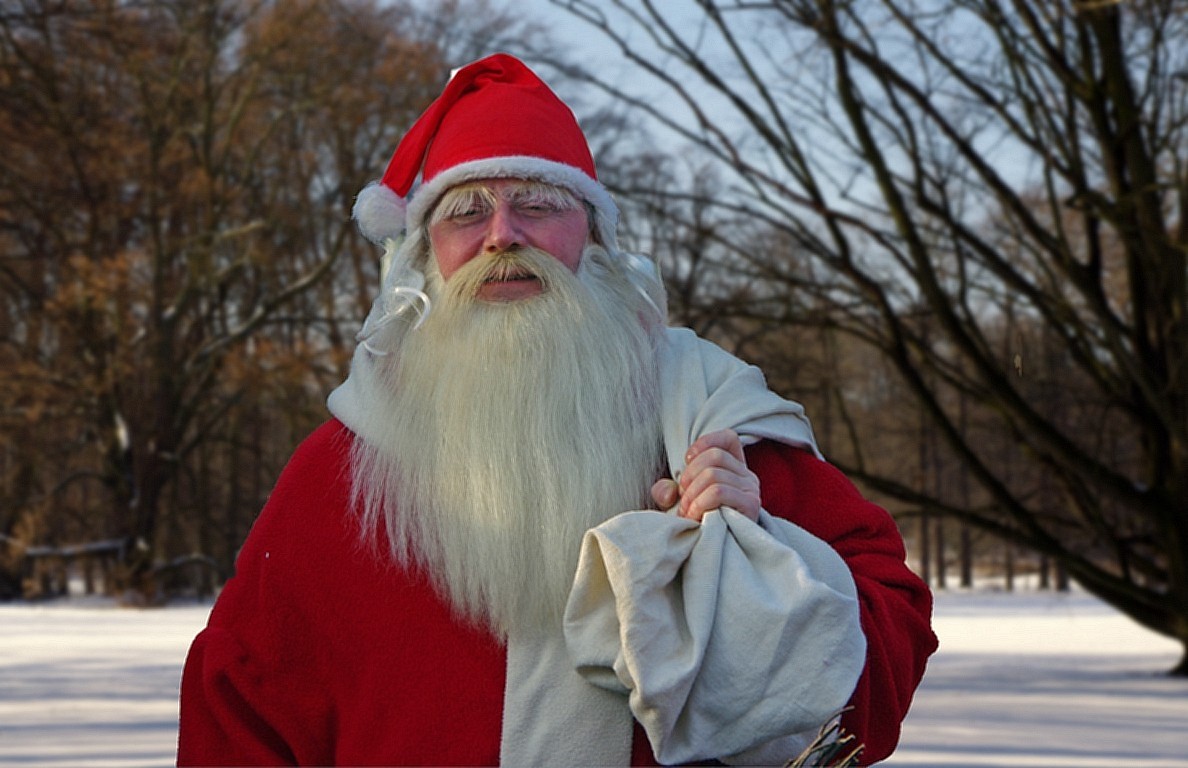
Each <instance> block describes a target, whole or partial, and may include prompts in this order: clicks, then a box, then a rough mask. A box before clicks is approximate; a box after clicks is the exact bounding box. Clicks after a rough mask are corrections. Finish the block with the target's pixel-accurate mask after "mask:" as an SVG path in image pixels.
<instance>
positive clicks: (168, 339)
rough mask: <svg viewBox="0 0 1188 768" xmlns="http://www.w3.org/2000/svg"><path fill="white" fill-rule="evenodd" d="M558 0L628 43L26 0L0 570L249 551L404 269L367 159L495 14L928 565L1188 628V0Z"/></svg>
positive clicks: (401, 14) (734, 338) (135, 582)
mask: <svg viewBox="0 0 1188 768" xmlns="http://www.w3.org/2000/svg"><path fill="white" fill-rule="evenodd" d="M541 1H542V2H544V0H541ZM548 4H549V5H550V6H552V7H553V8H554V9H555V10H557V11H558V12H561V13H563V14H564V15H565V16H566V18H567V19H568V20H569V23H570V24H572V25H577V26H578V27H579V28H580V29H582V30H583V31H582V34H586V35H589V36H591V37H598V38H600V39H601V40H602V41H603V42H604V44H605V45H607V46H610V50H613V51H615V56H614V57H613V60H609V59H604V60H598V61H590V60H586V61H583V60H582V59H581V57H580V55H579V53H580V52H575V50H574V49H573V46H570V45H566V44H565V41H564V39H563V38H561V37H559V36H557V35H555V34H553V31H552V30H551V29H550V28H549V27H548V26H545V25H544V24H543V22H541V20H540V18H539V17H538V15H537V14H532V13H528V14H525V13H523V12H522V11H517V7H516V4H515V3H507V4H498V3H495V2H488V1H487V0H441V1H440V2H413V1H412V0H392V1H391V2H382V3H381V2H375V1H373V0H238V1H235V0H124V1H118V0H0V150H2V155H0V158H2V159H0V296H2V303H0V598H17V597H25V598H35V597H43V596H51V595H54V594H59V593H61V592H62V591H63V590H64V589H65V588H66V571H67V568H68V567H70V568H73V569H74V572H75V573H77V574H79V575H82V576H83V577H84V581H85V582H86V584H87V588H89V589H96V590H104V591H108V592H114V593H118V594H121V595H124V596H125V598H126V599H128V600H130V601H140V602H150V603H151V602H156V601H160V600H163V599H166V598H168V597H170V596H175V595H179V594H194V593H197V594H200V595H206V594H210V593H211V591H213V590H214V589H216V588H217V587H218V585H219V584H220V583H221V582H222V581H223V580H225V579H226V578H228V577H229V576H230V575H231V574H232V573H233V564H234V557H235V554H236V551H237V549H238V547H239V545H240V544H241V542H242V541H243V538H244V536H245V535H246V533H247V530H248V528H249V527H250V526H251V524H252V521H253V519H254V517H255V515H256V513H257V512H258V511H259V509H260V507H261V506H262V504H263V502H264V500H265V499H266V497H267V495H268V493H269V490H270V488H271V486H272V483H273V482H274V480H275V479H276V476H277V475H278V473H279V471H280V469H281V467H282V466H283V464H284V462H285V461H286V460H287V458H288V456H289V454H290V453H291V452H292V450H293V448H294V447H295V446H296V444H297V442H298V441H300V440H301V438H302V437H303V436H304V435H305V434H306V433H308V432H309V431H310V430H311V429H312V428H313V427H315V426H316V425H317V424H318V423H320V422H321V421H322V420H324V419H325V418H327V416H328V414H327V411H326V409H325V404H324V403H325V397H326V395H327V393H328V392H329V391H330V389H331V388H333V386H335V385H336V384H337V383H338V382H339V381H341V380H342V379H343V377H344V376H345V374H346V369H347V364H348V361H349V357H350V354H351V351H352V349H353V345H354V334H355V333H356V331H357V330H358V328H359V326H360V324H361V321H362V319H363V318H364V316H365V315H366V312H367V309H368V308H369V307H370V305H371V301H372V297H373V295H374V292H375V290H376V289H377V287H378V284H379V280H378V274H377V272H378V255H379V254H378V253H377V251H376V250H375V248H374V246H372V245H371V244H369V243H367V242H366V241H365V240H363V238H361V237H360V236H359V235H358V233H357V232H356V230H355V228H354V225H353V224H352V222H351V221H350V208H351V205H352V203H353V198H354V195H355V194H356V193H357V192H358V191H359V190H360V189H362V188H363V186H364V185H365V184H366V183H367V182H368V181H370V180H372V179H374V178H376V177H378V176H379V175H380V173H381V172H382V170H383V168H384V166H385V165H386V163H387V160H388V158H389V156H390V154H391V152H392V150H393V149H394V147H395V146H396V143H397V142H398V140H399V138H400V136H401V135H402V134H403V132H404V131H405V130H406V129H407V128H408V126H409V125H410V124H411V122H412V121H413V120H414V119H415V118H416V116H417V115H418V114H419V113H420V111H421V110H422V109H423V108H424V107H425V106H426V105H427V104H428V102H429V101H430V100H432V98H434V97H435V96H436V95H437V93H439V92H440V88H441V86H442V84H443V83H444V81H445V79H446V77H447V76H448V73H449V71H450V69H451V68H453V67H455V66H457V65H459V64H461V63H464V62H466V61H469V60H471V59H474V58H477V57H479V56H481V55H484V54H486V53H489V52H492V51H495V50H505V51H508V52H511V53H514V54H517V55H520V56H523V57H524V58H526V59H527V60H528V61H529V62H530V63H531V64H532V65H533V66H534V67H536V68H537V69H538V70H539V71H540V72H541V74H542V75H543V76H545V77H546V79H547V80H549V81H550V82H552V83H553V84H554V85H555V86H556V87H557V90H558V91H559V92H560V93H561V94H562V95H563V96H565V97H566V98H567V100H569V101H570V102H571V103H572V104H574V106H575V109H576V111H577V112H578V114H579V117H580V118H582V121H583V124H584V125H585V126H586V128H587V132H588V134H589V136H590V139H591V143H592V144H593V145H594V150H595V157H596V158H597V159H598V161H599V173H600V176H601V178H602V180H603V181H604V182H605V183H606V184H607V185H608V186H609V187H610V188H611V189H612V191H614V193H615V194H616V197H617V199H618V201H619V203H620V205H621V206H622V207H623V209H624V226H623V228H622V231H621V241H622V243H623V244H624V245H626V246H627V247H628V248H630V249H632V250H637V251H640V252H646V253H649V254H651V255H652V256H654V257H655V258H656V259H657V260H658V262H659V263H660V264H661V267H662V269H663V271H664V275H665V279H666V281H667V283H668V286H669V292H670V307H669V309H670V314H671V317H672V321H673V323H674V324H680V325H688V326H690V327H692V328H694V329H696V330H697V331H699V332H701V333H702V334H704V335H706V336H708V337H710V338H712V339H714V340H716V341H717V342H718V343H720V344H722V345H723V346H725V347H726V348H728V349H731V350H733V351H735V352H736V353H737V354H739V355H740V356H742V357H743V358H745V359H747V360H749V361H751V362H754V363H756V364H758V365H759V366H761V367H762V368H763V369H764V371H765V372H766V373H767V375H768V378H769V380H770V382H771V383H772V385H773V387H774V388H775V389H777V390H778V391H780V392H782V393H784V394H786V395H788V396H790V397H792V398H794V399H797V400H799V401H801V402H803V403H804V404H805V405H806V407H807V409H808V412H809V414H810V416H811V417H812V419H813V422H814V425H815V427H816V429H817V432H818V438H819V440H820V442H821V444H822V447H823V449H824V451H825V453H826V455H827V456H828V457H829V459H830V460H831V461H832V462H834V463H836V464H837V465H838V466H840V467H841V468H842V469H844V470H845V471H846V472H847V473H848V474H849V476H850V477H851V478H852V479H854V480H855V482H857V483H858V484H859V485H860V486H861V487H862V488H863V489H864V491H865V492H866V493H867V494H868V495H870V496H872V497H873V498H875V499H877V500H878V501H880V502H881V503H883V504H884V505H885V506H886V507H887V508H888V509H889V510H890V511H891V512H892V513H893V514H894V515H895V516H896V518H897V520H898V521H899V522H900V526H901V528H902V530H903V531H904V534H905V536H906V537H907V539H908V542H909V549H910V553H911V554H910V557H911V561H912V564H913V566H915V567H916V568H917V569H918V571H919V572H920V573H921V574H922V575H923V576H924V577H925V578H926V579H927V580H928V581H929V582H930V583H932V584H933V585H934V586H936V587H938V588H944V587H956V586H969V585H970V584H972V583H973V581H974V580H975V579H976V578H979V577H981V576H994V577H997V578H999V579H1001V580H1002V581H1001V583H1003V584H1004V585H1006V586H1007V587H1009V586H1010V585H1011V583H1012V580H1013V579H1014V578H1016V577H1018V576H1021V575H1024V574H1026V575H1029V576H1034V577H1036V578H1038V580H1039V583H1041V584H1042V585H1044V586H1051V587H1053V588H1060V587H1062V586H1066V585H1067V583H1068V580H1069V579H1073V580H1076V581H1077V582H1078V583H1079V584H1081V585H1083V586H1084V587H1085V588H1086V589H1088V590H1089V591H1091V592H1093V593H1094V594H1096V595H1098V596H1100V597H1102V598H1103V599H1104V600H1106V601H1107V602H1109V603H1111V604H1112V605H1114V606H1116V607H1118V608H1119V609H1120V610H1121V611H1123V612H1124V613H1126V614H1127V615H1129V616H1131V617H1132V618H1134V619H1135V620H1136V621H1138V622H1140V623H1141V624H1143V625H1144V626H1147V627H1149V628H1151V629H1154V630H1155V631H1157V632H1160V633H1162V634H1165V635H1167V636H1169V637H1173V638H1176V639H1178V640H1179V641H1180V642H1181V643H1183V644H1185V647H1186V648H1188V0H1042V1H1041V0H1034V2H1030V1H1027V0H779V1H778V2H765V3H755V2H745V1H744V0H722V1H721V2H711V1H709V0H682V1H681V2H664V3H659V2H655V1H654V0H604V1H603V2H585V1H583V0H549V2H548ZM1176 671H1178V672H1179V673H1181V674H1188V662H1182V663H1181V664H1180V665H1179V667H1178V669H1177V670H1176Z"/></svg>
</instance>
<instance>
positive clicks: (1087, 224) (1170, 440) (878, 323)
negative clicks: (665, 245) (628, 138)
mask: <svg viewBox="0 0 1188 768" xmlns="http://www.w3.org/2000/svg"><path fill="white" fill-rule="evenodd" d="M553 2H554V3H555V4H556V5H558V6H561V7H563V8H566V9H568V10H569V11H570V12H571V13H573V14H574V15H575V16H578V17H580V18H582V19H584V20H585V21H587V22H588V23H590V24H591V25H593V26H594V27H596V28H597V29H598V30H599V31H600V32H601V33H602V34H604V35H606V36H607V37H609V38H610V39H611V40H613V41H616V42H617V43H618V44H619V46H620V48H621V51H622V55H623V56H624V58H625V59H626V60H629V61H631V62H633V63H634V64H635V65H636V67H637V71H636V82H633V83H630V84H627V85H624V84H620V83H610V82H605V81H602V80H599V79H598V78H595V77H593V76H591V77H590V78H589V82H591V83H592V84H594V85H596V86H597V87H600V88H602V89H603V90H605V91H606V92H607V93H610V94H612V95H613V96H615V97H617V98H618V99H620V100H621V101H623V102H625V103H627V104H630V105H631V106H632V108H633V109H634V110H635V111H636V114H642V115H647V116H648V117H649V118H650V119H651V120H652V121H653V123H654V124H655V125H657V126H660V130H663V131H664V132H666V134H665V135H667V136H670V137H676V138H675V139H674V140H671V141H670V142H669V143H670V145H674V146H675V145H679V146H681V151H682V152H684V153H686V154H689V153H690V152H692V151H697V152H699V153H700V154H701V156H702V157H703V158H705V159H706V160H710V159H712V160H714V161H717V162H718V163H719V168H720V170H721V172H722V173H723V174H724V178H725V179H726V180H727V183H725V184H724V185H723V186H722V188H721V189H720V190H719V192H718V194H717V196H716V199H715V200H714V202H715V204H716V205H718V206H720V207H721V208H722V209H725V210H731V211H736V212H742V213H745V214H747V215H749V216H751V217H753V218H754V219H756V220H759V221H762V222H765V223H766V225H767V226H769V227H770V228H771V229H772V230H774V231H778V232H781V233H782V234H783V236H784V237H785V238H786V240H787V241H788V242H791V243H794V244H795V251H794V252H789V251H770V252H766V253H764V252H756V251H754V250H739V251H738V252H737V254H736V255H737V261H736V263H735V264H734V265H733V266H734V272H733V274H732V275H730V276H727V277H724V278H723V279H734V280H737V279H739V276H740V275H741V276H742V277H744V278H745V279H761V280H762V281H763V282H764V283H765V284H766V285H767V286H769V288H768V294H767V295H768V296H769V297H770V299H771V300H770V301H768V302H766V303H765V302H763V301H756V302H753V303H752V304H751V305H750V307H749V309H748V312H749V314H750V316H751V317H753V318H755V319H758V320H774V319H777V318H778V317H779V312H778V311H777V308H779V307H787V306H792V305H798V306H816V307H827V308H828V310H829V312H828V320H827V322H828V323H829V324H830V326H831V327H834V328H836V329H839V330H841V331H843V332H845V333H847V334H849V335H851V336H853V337H854V338H857V339H861V340H863V341H864V342H866V343H868V344H870V345H871V346H872V347H874V348H877V349H878V350H880V352H881V353H882V355H883V356H884V357H885V359H886V360H888V361H889V362H890V363H891V364H892V365H893V366H894V369H895V370H896V371H897V374H898V377H899V378H900V380H901V381H902V382H903V385H904V386H905V387H906V391H907V392H908V393H909V397H908V400H909V401H910V402H911V404H912V406H913V407H915V408H919V409H922V411H923V412H924V413H925V414H926V415H927V417H928V418H929V420H930V421H931V422H932V423H933V424H934V425H935V429H936V430H937V434H939V436H940V438H941V439H942V440H943V442H944V444H945V446H946V450H947V451H948V452H949V453H951V454H952V455H953V456H955V457H957V459H959V461H960V462H961V464H962V465H963V467H964V470H963V471H965V472H967V473H968V477H969V478H970V480H971V481H973V482H975V483H976V485H977V487H978V489H979V494H977V498H974V496H973V495H971V497H970V498H973V499H974V501H973V502H972V504H971V503H967V502H962V501H961V500H960V499H959V498H955V497H952V496H949V495H940V494H937V493H934V492H932V489H931V488H925V487H921V486H918V485H916V484H912V483H909V482H905V476H904V473H903V472H901V471H895V468H894V467H892V466H888V465H887V463H886V462H885V461H884V462H881V461H880V457H878V456H877V455H874V454H872V453H871V451H870V450H869V449H868V450H863V447H864V445H869V443H868V441H869V440H870V439H871V437H872V436H869V435H864V436H862V440H860V441H857V442H855V443H854V444H853V445H852V446H849V447H846V448H845V449H844V450H838V447H837V446H835V447H834V449H833V450H832V453H834V454H835V455H839V456H844V457H846V460H845V467H844V468H845V469H846V470H847V471H848V472H850V473H851V475H852V476H854V477H856V478H859V479H861V480H862V481H864V482H865V484H866V485H867V486H868V487H869V488H872V489H875V490H877V491H880V492H882V493H885V494H889V495H891V496H893V497H895V498H898V499H901V500H904V501H905V502H907V503H910V504H911V505H914V506H916V507H918V508H920V509H926V510H930V511H932V512H935V513H941V514H944V515H948V516H952V517H955V518H958V519H960V520H962V521H964V522H966V523H968V524H972V525H975V526H977V527H979V528H981V529H983V530H985V531H989V532H991V533H993V534H994V535H996V536H998V537H1001V538H1003V539H1005V540H1007V541H1009V542H1013V543H1015V544H1017V545H1023V546H1025V547H1027V548H1029V549H1031V550H1033V551H1036V552H1038V553H1042V554H1043V555H1046V556H1047V557H1048V558H1050V559H1051V560H1052V561H1053V562H1055V563H1056V564H1058V565H1059V566H1060V567H1061V568H1063V569H1064V570H1066V571H1067V573H1068V574H1069V575H1071V576H1072V577H1073V578H1075V579H1076V580H1077V581H1078V582H1079V583H1080V584H1082V585H1083V586H1084V587H1085V588H1087V589H1088V590H1090V591H1092V592H1093V593H1095V594H1096V595H1098V596H1100V597H1101V598H1103V599H1104V600H1106V601H1107V602H1109V603H1110V604H1112V605H1114V606H1116V607H1117V608H1118V609H1120V610H1121V611H1123V612H1124V613H1126V614H1127V615H1129V616H1131V617H1132V618H1134V619H1135V620H1137V621H1138V622H1139V623H1141V624H1143V625H1144V626H1147V627H1150V628H1151V629H1153V630H1155V631H1157V632H1160V633H1162V634H1165V635H1167V636H1170V637H1173V638H1175V639H1177V640H1179V641H1180V642H1182V643H1183V644H1184V645H1185V651H1186V655H1185V657H1184V659H1183V660H1182V661H1181V662H1180V664H1179V665H1178V667H1177V668H1176V670H1175V671H1176V672H1177V673H1178V674H1188V275H1186V272H1188V270H1186V264H1188V166H1186V163H1185V159H1186V157H1188V141H1186V138H1188V137H1186V133H1185V132H1186V130H1188V123H1186V121H1188V78H1185V75H1184V73H1185V72H1188V4H1186V3H1185V2H1184V0H1130V1H1129V2H1111V1H1105V2H1103V1H1102V0H1053V1H1052V2H1043V3H1037V2H1031V1H1030V0H941V1H940V2H935V3H922V2H915V1H912V0H857V1H855V0H846V1H844V2H843V1H841V0H777V1H775V2H752V1H750V0H722V1H720V2H711V1H710V0H698V1H697V2H690V3H663V4H661V3H658V2H654V0H633V1H629V0H610V2H604V3H592V2H585V1H583V0H553ZM645 75H646V76H647V77H648V78H649V79H648V80H647V82H648V86H647V89H648V90H645V89H644V88H642V87H641V86H640V85H639V82H638V81H640V80H642V79H643V78H644V76H645ZM657 85H659V86H662V87H663V94H664V95H663V96H662V97H661V96H657V88H656V86H657ZM724 245H725V246H727V247H729V245H730V243H725V244H724ZM806 259H807V260H810V261H811V262H812V263H813V264H814V267H813V270H812V275H813V277H814V280H813V281H811V282H810V281H806V280H804V279H803V278H804V276H805V274H806V272H805V270H804V269H803V267H796V265H800V264H802V263H803V261H804V260H806ZM793 267H796V268H793ZM925 316H926V317H927V320H928V322H927V324H923V323H921V322H919V318H921V317H925ZM925 327H927V328H929V329H930V335H929V336H925V335H924V334H923V332H922V331H923V329H924V328H925ZM1041 339H1042V340H1043V343H1042V344H1041V343H1040V341H1041ZM1041 350H1043V358H1041V356H1040V352H1041ZM906 405H907V403H905V402H899V403H892V404H888V406H887V407H895V408H903V407H906ZM962 408H967V409H968V414H967V415H966V416H963V415H962V413H963V411H962ZM966 418H968V420H969V423H971V424H972V423H974V422H975V421H976V422H982V426H981V427H980V428H974V429H962V421H963V419H966ZM989 430H992V431H993V434H994V435H996V436H997V437H996V438H995V439H987V435H988V434H990V432H989ZM1004 451H1009V455H1008V454H1006V453H1004ZM1008 468H1013V471H1008ZM979 499H980V500H979Z"/></svg>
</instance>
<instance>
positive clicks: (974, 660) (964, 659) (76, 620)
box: [0, 592, 1188, 768]
mask: <svg viewBox="0 0 1188 768" xmlns="http://www.w3.org/2000/svg"><path fill="white" fill-rule="evenodd" d="M208 611H209V606H207V605H185V606H173V607H169V608H162V609H146V610H132V609H120V608H116V607H114V606H112V605H110V604H109V603H106V602H104V601H102V600H99V599H93V600H92V599H81V598H74V599H69V600H66V601H62V602H55V603H48V604H35V605H31V604H20V603H17V604H7V605H0V766H30V767H32V766H39V767H40V766H44V767H46V768H50V767H53V766H79V767H82V766H127V767H129V768H132V767H135V766H163V765H168V764H170V763H172V761H173V754H174V744H175V739H176V719H177V693H178V681H179V678H180V674H181V665H182V662H183V660H184V658H185V652H186V648H187V647H188V645H189V643H190V640H191V639H192V638H193V636H194V635H195V634H196V633H197V632H198V630H199V629H200V628H201V626H202V625H203V623H204V622H205V620H206V615H207V613H208ZM935 627H936V631H937V634H938V635H939V636H940V639H941V650H940V651H939V652H938V653H937V655H936V656H934V657H933V659H932V661H931V662H930V664H929V668H928V674H927V675H926V676H925V679H924V683H923V685H922V686H921V687H920V690H919V692H918V693H917V695H916V700H915V703H914V705H913V709H912V712H911V714H910V715H909V716H908V720H907V722H906V723H905V725H904V733H903V739H902V742H901V745H900V748H899V751H898V752H897V753H896V755H895V756H894V757H892V758H891V759H890V760H888V761H887V762H886V763H884V765H886V766H889V767H891V766H894V767H896V768H910V767H913V766H945V767H946V768H965V767H966V766H969V767H971V768H974V767H976V768H982V767H984V766H1009V767H1010V768H1021V767H1028V768H1029V767H1032V766H1034V767H1036V768H1041V767H1043V768H1046V767H1048V766H1068V765H1077V766H1080V767H1082V768H1096V767H1098V766H1101V767H1102V768H1105V767H1106V766H1109V768H1139V766H1142V768H1165V767H1170V766H1183V767H1185V768H1188V757H1186V756H1188V735H1185V734H1186V727H1188V680H1182V679H1173V678H1169V677H1167V676H1166V675H1165V674H1164V672H1165V671H1166V670H1167V669H1169V668H1170V667H1171V666H1172V665H1174V664H1175V663H1176V661H1177V660H1178V659H1179V646H1178V645H1177V644H1175V643H1174V642H1172V641H1170V640H1168V639H1166V638H1163V637H1160V636H1158V635H1156V634H1154V633H1152V632H1149V631H1147V630H1145V629H1143V628H1141V627H1139V626H1138V625H1136V624H1134V623H1133V622H1131V621H1130V620H1128V619H1126V618H1125V617H1123V616H1121V615H1119V614H1118V613H1116V612H1115V611H1113V610H1112V609H1110V608H1108V607H1106V606H1105V605H1103V604H1101V603H1100V602H1098V601H1097V600H1096V599H1094V598H1092V597H1090V596H1087V595H1084V594H1078V593H1073V594H1067V595H1054V594H1049V593H1040V592H1029V593H993V592H966V593H952V594H950V593H942V594H939V595H938V596H937V609H936V618H935Z"/></svg>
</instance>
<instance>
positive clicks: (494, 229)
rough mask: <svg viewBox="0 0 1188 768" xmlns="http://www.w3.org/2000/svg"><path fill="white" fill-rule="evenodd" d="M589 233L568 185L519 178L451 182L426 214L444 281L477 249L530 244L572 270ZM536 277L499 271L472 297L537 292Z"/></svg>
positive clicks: (484, 252) (491, 250)
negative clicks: (496, 275)
mask: <svg viewBox="0 0 1188 768" xmlns="http://www.w3.org/2000/svg"><path fill="white" fill-rule="evenodd" d="M588 234H589V223H588V220H587V217H586V211H585V209H584V208H583V207H582V204H581V203H580V202H579V201H578V200H577V199H576V198H575V197H574V196H573V195H572V194H570V193H569V192H568V191H566V190H564V189H561V188H558V187H551V186H549V185H545V184H542V183H540V182H533V181H525V180H522V179H489V180H484V181H476V182H470V183H467V184H462V185H459V186H457V187H453V188H452V189H449V190H447V191H446V193H445V194H443V195H442V197H441V200H440V201H438V203H437V206H436V207H435V208H434V210H433V213H432V214H431V216H430V219H429V242H430V244H431V245H432V247H433V253H434V254H435V255H436V257H437V267H438V269H439V270H440V271H441V276H442V278H443V279H444V280H446V281H447V282H448V281H449V279H450V277H451V276H452V275H453V274H454V273H455V272H457V271H458V269H459V268H460V267H462V266H463V265H464V264H466V263H467V262H468V261H470V260H471V259H474V258H476V257H478V256H480V255H493V254H496V253H499V252H501V251H506V250H509V249H514V248H516V247H517V246H531V247H534V248H539V249H540V250H542V251H545V252H546V253H548V254H550V255H552V256H553V257H554V258H555V259H557V260H558V261H560V262H561V263H562V264H564V265H565V266H566V267H567V268H568V269H569V270H570V271H571V272H577V269H578V265H579V264H580V263H581V259H582V251H583V250H584V248H585V246H586V243H587V238H588ZM542 290H543V286H542V284H541V282H540V280H539V279H538V278H537V277H536V276H534V275H532V274H529V273H527V272H521V271H512V272H511V273H506V274H500V275H499V276H498V277H497V278H493V279H491V280H489V281H488V282H485V283H483V285H482V286H481V287H480V288H479V290H478V294H477V296H476V298H478V299H480V300H483V301H518V300H520V299H526V298H530V297H532V296H537V295H539V294H540V293H541V291H542Z"/></svg>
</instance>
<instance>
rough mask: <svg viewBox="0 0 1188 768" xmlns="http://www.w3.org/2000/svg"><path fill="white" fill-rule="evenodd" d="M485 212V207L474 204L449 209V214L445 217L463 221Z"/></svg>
mask: <svg viewBox="0 0 1188 768" xmlns="http://www.w3.org/2000/svg"><path fill="white" fill-rule="evenodd" d="M486 212H487V209H486V208H484V207H482V206H478V205H475V206H471V207H469V208H459V209H457V210H454V211H450V213H449V215H448V216H446V219H448V220H449V221H453V222H458V223H465V222H468V221H474V220H476V219H480V218H482V217H483V216H484V215H485V214H486Z"/></svg>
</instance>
